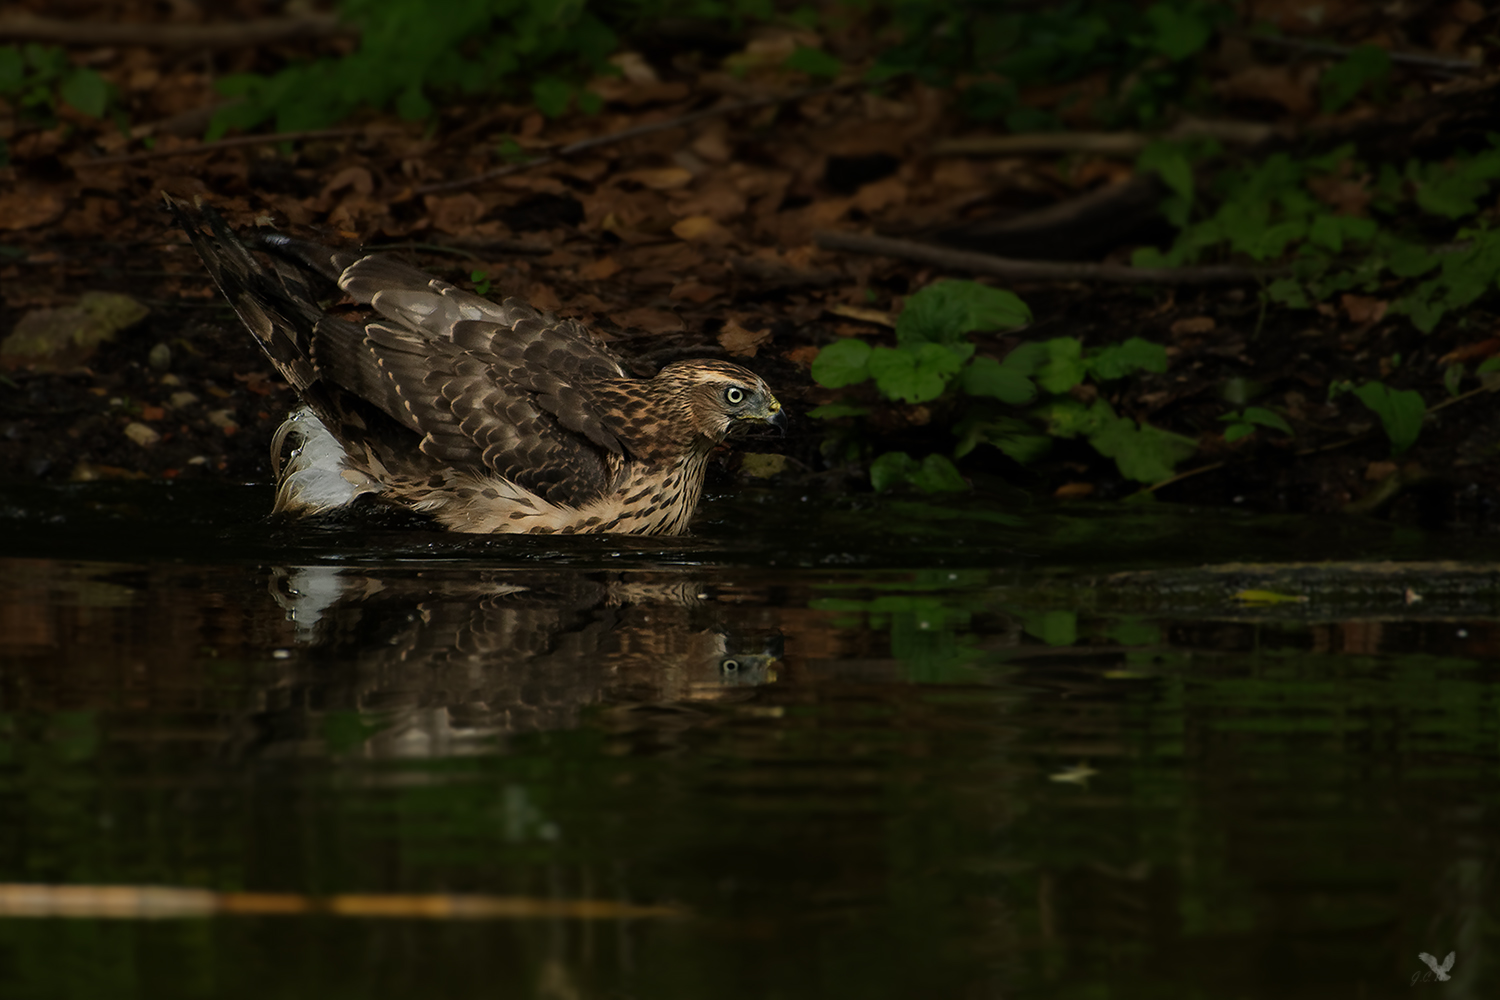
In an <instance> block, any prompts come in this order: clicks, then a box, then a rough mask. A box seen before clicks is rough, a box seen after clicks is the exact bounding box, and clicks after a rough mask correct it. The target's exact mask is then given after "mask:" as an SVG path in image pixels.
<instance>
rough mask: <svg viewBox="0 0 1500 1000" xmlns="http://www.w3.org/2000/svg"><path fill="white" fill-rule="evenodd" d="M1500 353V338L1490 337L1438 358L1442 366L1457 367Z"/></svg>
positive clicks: (1455, 349)
mask: <svg viewBox="0 0 1500 1000" xmlns="http://www.w3.org/2000/svg"><path fill="white" fill-rule="evenodd" d="M1496 353H1500V337H1490V338H1489V339H1488V340H1481V341H1479V342H1478V343H1474V344H1464V345H1462V346H1460V347H1455V348H1454V349H1453V350H1451V351H1449V352H1448V353H1447V354H1444V355H1443V356H1442V357H1441V358H1438V364H1440V365H1456V364H1459V363H1461V362H1464V361H1473V360H1474V359H1475V358H1488V357H1491V356H1493V355H1494V354H1496Z"/></svg>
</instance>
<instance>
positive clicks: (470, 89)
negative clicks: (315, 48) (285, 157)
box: [209, 0, 618, 138]
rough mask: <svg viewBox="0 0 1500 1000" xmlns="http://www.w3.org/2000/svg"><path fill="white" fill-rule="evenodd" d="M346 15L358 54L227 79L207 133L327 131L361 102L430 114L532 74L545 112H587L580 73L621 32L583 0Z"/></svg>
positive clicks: (349, 6) (411, 3)
mask: <svg viewBox="0 0 1500 1000" xmlns="http://www.w3.org/2000/svg"><path fill="white" fill-rule="evenodd" d="M339 11H340V14H341V15H342V16H343V17H344V18H345V19H346V20H348V21H350V22H352V23H354V24H357V25H359V27H360V29H361V36H360V45H359V48H358V50H357V51H355V52H353V53H352V54H350V55H348V56H346V57H344V58H341V59H321V60H317V61H315V62H310V63H303V64H298V65H293V66H289V67H287V68H286V69H283V70H281V71H280V72H279V73H276V74H274V75H271V76H262V75H260V74H255V73H246V74H239V75H236V76H230V77H225V78H224V79H223V80H221V81H220V82H219V85H218V86H219V91H220V93H222V94H224V95H225V96H226V97H231V98H238V100H237V101H235V102H234V103H232V104H230V105H228V106H227V107H225V108H224V109H223V110H221V111H220V112H219V113H218V114H217V115H215V116H214V120H213V123H212V125H211V126H210V128H209V138H216V137H218V136H220V135H222V134H224V132H226V131H228V130H229V129H231V128H252V127H254V126H256V125H259V124H261V123H263V122H266V121H274V122H275V126H276V128H277V129H279V130H282V131H295V130H299V129H313V128H322V127H325V126H327V125H331V124H333V123H335V122H337V121H340V120H342V119H344V118H346V117H347V116H348V115H349V114H351V113H352V112H354V111H355V110H357V109H359V108H361V107H373V108H387V107H393V108H394V109H395V110H396V112H397V113H398V114H399V115H401V116H402V117H403V118H407V119H410V120H416V119H421V118H426V117H428V116H429V115H431V114H432V110H433V108H432V98H433V97H434V96H436V95H439V94H444V95H447V94H466V95H474V94H481V93H493V92H498V91H500V90H502V89H503V88H504V87H505V86H506V85H507V84H510V83H511V82H513V81H514V80H516V79H521V78H529V79H531V80H532V83H531V86H530V89H531V97H532V98H533V99H534V100H535V101H536V104H537V107H538V108H540V109H541V110H542V112H543V113H544V114H549V115H557V114H561V113H563V112H564V111H566V110H567V109H568V107H569V105H570V104H571V102H572V101H573V100H575V99H577V100H578V101H579V104H580V106H582V107H583V108H584V109H585V110H589V109H591V108H597V106H598V98H597V96H594V95H590V94H587V93H585V92H583V91H580V90H579V88H578V87H577V86H576V85H575V83H574V82H573V80H574V79H575V78H576V77H577V76H578V75H579V74H580V72H598V71H600V70H601V69H603V68H604V66H605V59H606V58H607V57H608V56H609V55H610V54H611V53H613V52H614V50H615V48H616V45H617V41H618V39H617V37H616V34H615V32H614V30H613V29H611V28H610V27H609V26H608V25H607V24H606V23H605V22H604V21H603V20H601V19H600V17H599V16H598V15H597V14H595V13H594V12H592V11H590V10H589V9H587V6H586V4H585V3H584V2H583V0H567V2H563V3H537V2H534V0H455V2H453V3H448V4H444V5H443V6H442V7H441V8H440V9H436V8H433V7H432V5H431V4H427V3H423V2H420V0H342V2H341V3H340V5H339Z"/></svg>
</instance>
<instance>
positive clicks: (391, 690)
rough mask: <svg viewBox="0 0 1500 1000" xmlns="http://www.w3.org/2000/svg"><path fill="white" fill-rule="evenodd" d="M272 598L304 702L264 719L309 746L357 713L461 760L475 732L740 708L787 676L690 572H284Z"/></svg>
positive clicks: (409, 746)
mask: <svg viewBox="0 0 1500 1000" xmlns="http://www.w3.org/2000/svg"><path fill="white" fill-rule="evenodd" d="M272 593H273V594H274V595H275V597H276V600H277V601H278V603H280V604H281V605H282V607H283V608H285V609H286V611H287V615H288V617H289V618H290V619H292V620H293V621H295V622H296V623H297V630H298V636H299V639H300V640H301V641H302V642H304V643H306V644H307V645H308V646H309V647H311V648H309V649H308V651H307V655H306V656H297V655H295V654H294V655H293V656H292V657H291V658H289V660H288V661H287V662H288V668H289V670H290V671H291V673H290V675H289V676H288V677H287V678H286V679H285V682H284V683H283V684H282V688H283V689H284V690H287V691H288V693H291V692H295V697H293V698H288V699H286V700H285V701H284V702H283V704H284V705H285V709H289V710H291V713H290V715H287V714H285V710H283V711H281V712H273V713H271V714H272V715H274V716H281V719H280V721H279V722H277V721H274V720H271V719H267V720H266V721H267V722H269V723H270V725H271V728H272V729H274V730H278V731H280V732H281V733H282V734H283V735H282V736H272V737H271V742H272V743H282V742H284V741H285V740H284V738H285V737H291V738H292V739H302V738H306V735H307V733H308V732H309V730H311V729H314V727H311V726H310V725H308V724H310V723H311V722H312V721H313V720H312V719H310V718H303V719H301V721H299V720H298V719H297V718H296V716H298V715H299V714H301V715H303V716H306V715H311V714H313V713H312V712H310V711H307V710H306V706H311V705H316V706H317V712H318V713H324V712H328V711H336V710H346V711H348V710H353V711H357V712H359V713H360V715H361V716H362V717H363V721H364V722H365V723H366V724H367V725H373V726H377V727H379V732H378V734H377V735H375V736H373V737H372V738H371V739H370V740H369V741H368V743H367V746H368V747H369V748H370V749H371V750H372V751H374V752H380V753H389V754H393V755H402V756H405V755H421V754H429V753H448V752H456V751H458V750H459V749H460V748H461V746H462V745H463V744H465V743H472V742H474V741H475V739H476V738H482V737H489V736H494V735H496V734H503V733H517V732H527V731H536V730H547V729H564V728H572V727H575V726H577V725H578V724H579V723H580V713H581V711H582V710H583V709H584V708H586V707H588V706H610V707H617V708H618V707H639V706H677V707H681V706H691V705H694V704H700V705H701V704H705V703H712V702H725V701H735V700H742V699H744V698H746V697H750V696H751V694H752V689H753V688H754V687H756V686H759V685H762V684H766V683H769V682H771V681H774V680H775V679H776V674H775V670H774V666H775V664H776V661H777V659H778V657H779V656H780V652H781V651H780V639H779V636H770V637H768V636H767V635H766V633H765V632H764V631H763V630H751V629H740V628H736V627H735V625H734V623H733V622H732V621H730V620H727V618H728V616H730V615H732V614H733V613H734V610H735V609H734V608H733V607H729V606H725V605H720V604H718V603H716V602H714V601H713V600H712V599H711V595H710V594H708V593H706V592H705V591H704V590H703V588H702V586H701V585H700V584H698V583H697V582H695V581H682V580H681V578H680V577H664V576H662V575H651V574H635V575H629V576H621V575H619V574H583V573H578V572H569V573H562V572H537V571H514V572H493V571H492V572H484V573H477V574H476V573H474V572H472V571H462V572H459V571H453V572H443V571H423V572H400V573H393V572H386V571H381V572H373V571H349V570H341V569H335V568H329V567H298V568H294V569H290V570H277V571H276V572H275V573H274V575H273V579H272Z"/></svg>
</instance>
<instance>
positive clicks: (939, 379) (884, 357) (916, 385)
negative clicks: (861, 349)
mask: <svg viewBox="0 0 1500 1000" xmlns="http://www.w3.org/2000/svg"><path fill="white" fill-rule="evenodd" d="M965 348H967V350H965ZM973 353H974V345H973V344H959V345H954V346H952V347H945V346H944V345H942V344H917V345H916V346H915V347H914V348H911V347H877V348H875V349H874V350H873V351H872V352H871V354H870V360H869V370H870V374H871V375H873V376H874V377H875V384H876V386H878V387H879V389H880V391H881V392H882V393H884V394H885V395H886V397H887V398H888V399H894V400H898V401H900V402H903V403H925V402H927V401H928V400H931V399H936V398H938V397H939V396H941V395H942V394H943V390H944V389H946V388H947V387H948V380H949V379H951V378H952V377H953V376H954V375H956V374H958V371H959V369H960V368H962V367H963V363H964V362H965V361H966V360H968V357H969V355H970V354H973Z"/></svg>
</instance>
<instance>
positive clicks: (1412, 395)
mask: <svg viewBox="0 0 1500 1000" xmlns="http://www.w3.org/2000/svg"><path fill="white" fill-rule="evenodd" d="M1353 392H1354V395H1356V396H1358V397H1359V400H1360V402H1362V403H1364V404H1365V405H1366V406H1368V407H1369V408H1370V409H1372V410H1374V411H1375V415H1376V416H1378V417H1379V418H1380V423H1381V425H1382V426H1383V427H1384V428H1385V433H1386V437H1388V438H1390V439H1391V454H1392V455H1400V454H1401V453H1402V452H1404V451H1406V449H1408V448H1410V447H1411V446H1412V445H1413V444H1415V443H1416V441H1417V435H1418V434H1420V433H1421V431H1422V419H1423V418H1424V417H1425V416H1426V415H1427V404H1426V403H1424V402H1423V401H1422V396H1421V394H1420V393H1416V392H1413V391H1411V390H1410V389H1392V388H1391V387H1390V386H1388V385H1386V384H1385V383H1384V382H1366V383H1365V384H1364V385H1362V386H1360V387H1359V388H1357V389H1355V390H1353Z"/></svg>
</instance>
